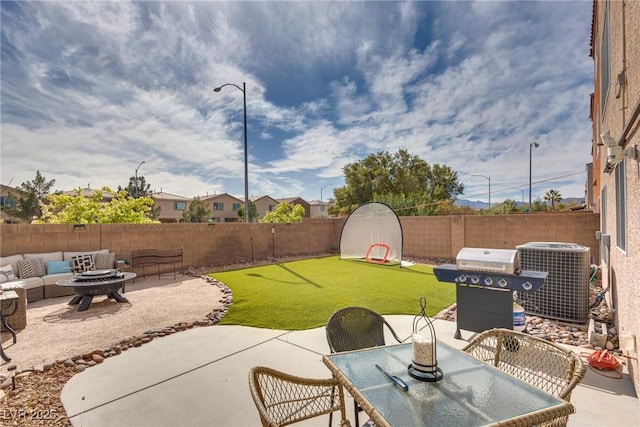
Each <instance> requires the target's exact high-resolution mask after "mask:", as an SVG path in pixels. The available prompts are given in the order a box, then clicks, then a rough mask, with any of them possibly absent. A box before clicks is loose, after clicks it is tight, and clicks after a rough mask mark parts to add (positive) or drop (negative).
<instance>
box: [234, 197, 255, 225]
mask: <svg viewBox="0 0 640 427" xmlns="http://www.w3.org/2000/svg"><path fill="white" fill-rule="evenodd" d="M238 216H239V217H240V219H242V220H243V221H244V206H240V208H238ZM256 219H258V208H257V207H256V205H255V204H254V203H253V202H252V201H251V200H249V222H254V221H255V220H256Z"/></svg>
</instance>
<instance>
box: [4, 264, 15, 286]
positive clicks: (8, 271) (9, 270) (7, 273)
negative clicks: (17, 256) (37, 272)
mask: <svg viewBox="0 0 640 427" xmlns="http://www.w3.org/2000/svg"><path fill="white" fill-rule="evenodd" d="M15 279H17V277H16V275H15V273H14V272H13V267H11V264H9V265H5V266H4V267H0V283H4V282H8V281H9V280H15Z"/></svg>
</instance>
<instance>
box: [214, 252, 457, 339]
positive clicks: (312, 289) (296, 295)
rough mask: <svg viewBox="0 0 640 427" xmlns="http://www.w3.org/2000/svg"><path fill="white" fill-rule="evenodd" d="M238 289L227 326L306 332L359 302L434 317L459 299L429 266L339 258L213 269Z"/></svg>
mask: <svg viewBox="0 0 640 427" xmlns="http://www.w3.org/2000/svg"><path fill="white" fill-rule="evenodd" d="M210 276H212V277H215V278H216V279H218V280H220V281H222V282H223V283H224V284H226V285H227V286H228V287H229V288H231V290H232V291H233V304H232V305H231V307H230V308H229V311H228V313H227V314H226V315H225V316H224V318H223V319H222V321H221V322H220V323H221V324H225V325H244V326H253V327H258V328H270V329H282V330H302V329H310V328H316V327H319V326H322V325H324V324H325V323H326V321H327V319H328V318H329V316H331V314H332V313H333V312H334V311H336V310H337V309H339V308H342V307H346V306H350V305H357V306H362V307H367V308H369V309H371V310H374V311H376V312H378V313H380V314H410V315H415V314H417V313H418V312H419V311H420V298H421V297H425V298H426V299H427V314H428V315H429V316H433V315H434V314H436V313H438V312H440V311H441V310H442V309H444V308H446V307H448V306H450V305H451V304H452V303H453V302H454V301H455V286H454V285H452V284H450V283H440V282H438V280H437V279H436V278H435V276H434V275H433V269H432V268H431V267H429V266H426V265H419V264H417V265H415V266H411V267H402V268H400V266H381V265H376V264H369V263H362V262H355V261H350V260H340V259H339V258H338V257H337V256H331V257H325V258H316V259H308V260H302V261H293V262H287V263H282V264H271V265H264V266H260V267H251V268H245V269H241V270H235V271H226V272H220V273H212V274H210Z"/></svg>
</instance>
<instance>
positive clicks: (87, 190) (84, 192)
mask: <svg viewBox="0 0 640 427" xmlns="http://www.w3.org/2000/svg"><path fill="white" fill-rule="evenodd" d="M78 191H80V195H81V196H82V197H93V195H94V194H95V192H96V191H98V192H101V193H102V201H103V202H108V201H109V200H111V199H113V196H112V195H111V194H110V193H107V192H106V191H102V190H100V189H96V188H91V185H89V184H87V186H86V187H84V188H77V189H74V190H69V191H63V192H62V194H66V195H68V196H76V195H77V194H78Z"/></svg>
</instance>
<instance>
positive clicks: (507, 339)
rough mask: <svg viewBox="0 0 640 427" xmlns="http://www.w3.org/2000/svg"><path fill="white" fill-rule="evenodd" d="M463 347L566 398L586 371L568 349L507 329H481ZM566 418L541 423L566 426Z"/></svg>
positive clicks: (545, 389) (478, 356) (482, 358)
mask: <svg viewBox="0 0 640 427" xmlns="http://www.w3.org/2000/svg"><path fill="white" fill-rule="evenodd" d="M462 351H464V352H465V353H468V354H469V355H471V356H472V357H474V358H476V359H478V360H480V361H482V362H484V363H487V364H489V365H492V366H495V367H496V368H498V369H501V370H503V371H505V372H507V373H508V374H510V375H513V376H514V377H516V378H519V379H520V380H522V381H524V382H526V383H529V384H531V385H532V386H534V387H537V388H539V389H541V390H543V391H545V392H547V393H549V394H551V395H553V396H556V397H559V398H560V399H564V400H566V401H567V402H569V401H570V399H571V392H572V391H573V389H574V388H575V387H576V385H578V383H579V382H580V381H581V380H582V378H584V375H585V372H586V368H585V366H584V365H583V363H582V361H581V360H580V358H579V357H578V355H576V354H575V353H574V352H572V351H571V350H566V349H564V348H562V347H560V346H558V345H556V344H554V343H552V342H550V341H546V340H543V339H541V338H537V337H534V336H531V335H527V334H524V333H521V332H516V331H512V330H509V329H490V330H488V331H484V332H482V333H481V334H479V335H478V336H476V337H475V338H474V339H473V340H472V341H471V342H470V343H469V344H468V345H467V346H465V347H464V348H463V349H462ZM568 419H569V416H568V415H567V416H562V417H559V418H556V419H555V420H553V421H550V422H548V423H544V424H542V425H544V426H565V425H567V421H568Z"/></svg>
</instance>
